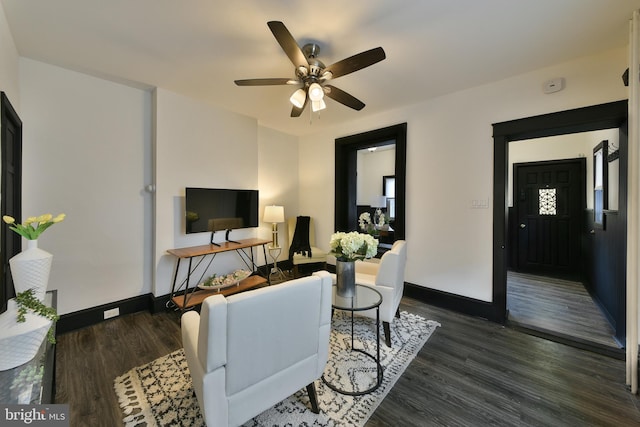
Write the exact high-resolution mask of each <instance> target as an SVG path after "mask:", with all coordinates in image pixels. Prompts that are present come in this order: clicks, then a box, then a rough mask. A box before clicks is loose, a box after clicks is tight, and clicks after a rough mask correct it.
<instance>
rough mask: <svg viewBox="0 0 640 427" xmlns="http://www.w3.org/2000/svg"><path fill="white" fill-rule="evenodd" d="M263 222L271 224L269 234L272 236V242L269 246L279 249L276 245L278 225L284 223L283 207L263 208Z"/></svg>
mask: <svg viewBox="0 0 640 427" xmlns="http://www.w3.org/2000/svg"><path fill="white" fill-rule="evenodd" d="M263 221H264V222H270V223H271V224H272V228H271V234H272V235H273V237H272V240H273V241H272V243H271V246H272V247H274V248H278V247H280V246H279V245H278V223H280V222H284V206H276V205H272V206H265V208H264V217H263Z"/></svg>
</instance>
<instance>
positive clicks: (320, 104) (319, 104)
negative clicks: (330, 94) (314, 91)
mask: <svg viewBox="0 0 640 427" xmlns="http://www.w3.org/2000/svg"><path fill="white" fill-rule="evenodd" d="M325 108H327V104H325V102H324V99H321V100H320V101H311V110H312V111H313V112H314V113H315V112H316V111H320V110H324V109H325Z"/></svg>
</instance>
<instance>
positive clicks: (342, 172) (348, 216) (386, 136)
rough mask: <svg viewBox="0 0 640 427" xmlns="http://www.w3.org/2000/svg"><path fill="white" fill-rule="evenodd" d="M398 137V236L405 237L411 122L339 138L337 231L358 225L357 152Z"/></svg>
mask: <svg viewBox="0 0 640 427" xmlns="http://www.w3.org/2000/svg"><path fill="white" fill-rule="evenodd" d="M392 140H394V141H395V144H396V158H395V177H396V219H395V222H394V236H395V238H396V239H397V240H404V239H405V227H406V218H405V200H406V162H407V124H406V123H401V124H398V125H394V126H389V127H386V128H382V129H377V130H373V131H370V132H363V133H360V134H357V135H351V136H345V137H342V138H337V139H336V140H335V156H336V158H335V168H336V169H335V171H336V172H335V173H336V182H335V204H334V209H335V210H334V215H335V217H334V227H335V231H353V230H356V229H357V224H358V214H357V211H356V204H355V203H351V202H350V201H353V200H356V184H357V158H356V156H357V152H358V150H362V149H364V148H369V147H376V146H382V145H388V144H389V141H392Z"/></svg>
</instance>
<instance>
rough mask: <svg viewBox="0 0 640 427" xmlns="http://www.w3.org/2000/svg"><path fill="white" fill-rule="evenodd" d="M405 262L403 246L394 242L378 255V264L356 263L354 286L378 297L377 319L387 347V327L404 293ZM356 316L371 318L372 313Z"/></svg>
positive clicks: (389, 339)
mask: <svg viewBox="0 0 640 427" xmlns="http://www.w3.org/2000/svg"><path fill="white" fill-rule="evenodd" d="M406 263H407V243H406V242H405V241H404V240H396V242H395V243H394V244H393V246H392V247H391V249H390V250H389V251H387V252H385V253H384V254H383V255H382V258H381V259H380V262H379V263H375V262H369V261H356V263H355V268H356V283H357V284H360V285H365V286H370V287H372V288H374V289H376V290H377V291H378V292H380V294H381V295H382V304H381V305H380V320H382V325H383V327H384V335H385V342H386V344H387V346H389V347H391V328H390V324H391V322H392V321H393V318H394V316H395V317H400V310H399V309H398V307H399V306H400V300H401V299H402V292H403V291H404V268H405V265H406ZM360 314H362V315H364V316H367V317H371V318H373V319H375V311H373V310H369V311H363V312H361V313H360Z"/></svg>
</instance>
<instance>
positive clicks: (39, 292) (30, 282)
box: [2, 214, 65, 301]
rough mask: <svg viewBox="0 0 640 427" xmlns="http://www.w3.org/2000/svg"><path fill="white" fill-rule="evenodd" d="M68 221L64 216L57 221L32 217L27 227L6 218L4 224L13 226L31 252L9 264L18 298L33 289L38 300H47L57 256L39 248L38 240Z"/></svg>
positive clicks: (23, 253) (49, 217)
mask: <svg viewBox="0 0 640 427" xmlns="http://www.w3.org/2000/svg"><path fill="white" fill-rule="evenodd" d="M64 218H65V214H60V215H58V216H56V217H55V218H54V217H53V215H51V214H45V215H41V216H39V217H29V218H27V219H26V220H25V222H24V223H23V224H17V223H16V220H15V219H14V218H13V217H11V216H8V215H5V216H3V217H2V219H3V220H4V222H6V223H7V224H9V229H11V230H13V231H15V232H16V233H18V234H19V235H21V236H22V237H24V238H25V239H27V249H25V250H24V251H22V252H20V253H19V254H17V255H15V256H14V257H12V258H11V259H10V260H9V265H10V266H11V276H12V278H13V286H14V288H15V290H16V294H19V293H22V292H24V291H26V290H28V289H33V290H34V295H35V297H36V298H37V299H39V300H40V301H42V300H43V299H44V294H45V292H46V291H47V285H48V283H49V273H50V272H51V262H52V259H53V255H51V254H50V253H49V252H47V251H44V250H42V249H40V248H38V237H39V236H40V235H41V234H42V233H43V232H44V231H45V230H46V229H47V228H49V227H51V226H52V225H53V224H56V223H58V222H61V221H63V220H64Z"/></svg>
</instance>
